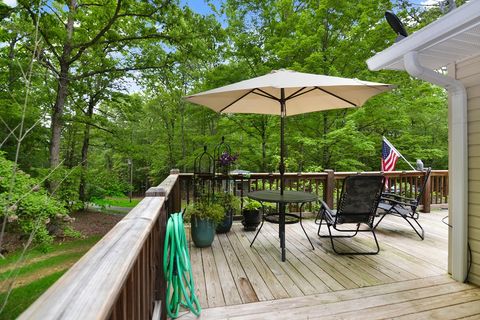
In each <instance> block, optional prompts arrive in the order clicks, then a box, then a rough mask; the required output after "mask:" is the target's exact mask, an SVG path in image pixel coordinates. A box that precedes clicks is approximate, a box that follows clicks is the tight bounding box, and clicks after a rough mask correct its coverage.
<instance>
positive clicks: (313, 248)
mask: <svg viewBox="0 0 480 320" xmlns="http://www.w3.org/2000/svg"><path fill="white" fill-rule="evenodd" d="M300 226H301V227H302V230H303V233H305V236H306V237H307V239H308V242H310V245H311V246H312V250H315V247H314V246H313V243H312V241H311V240H310V237H309V236H308V234H307V231H305V228H304V227H303V223H302V211H300Z"/></svg>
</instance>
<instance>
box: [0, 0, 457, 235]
mask: <svg viewBox="0 0 480 320" xmlns="http://www.w3.org/2000/svg"><path fill="white" fill-rule="evenodd" d="M199 1H200V0H199ZM463 2H465V1H457V5H461V4H462V3H463ZM206 5H207V6H208V8H209V9H208V10H207V13H203V14H200V13H197V12H196V11H194V10H192V7H190V6H189V5H188V4H187V3H185V2H184V1H167V0H164V1H160V0H155V1H134V0H89V1H82V0H68V1H56V0H44V1H38V0H36V1H25V0H18V4H17V5H16V6H15V7H13V8H12V7H9V6H7V5H5V4H0V19H1V21H0V87H1V90H0V148H1V151H0V157H1V160H2V161H1V162H0V163H1V166H2V175H3V177H2V178H1V179H0V194H1V197H0V201H1V204H2V206H3V208H5V210H4V214H5V215H6V216H7V217H9V219H10V218H11V217H13V218H12V219H13V220H15V219H14V218H15V217H17V219H18V217H19V216H20V212H19V211H21V210H25V207H28V206H31V207H32V208H37V211H41V210H40V209H39V207H41V205H38V204H35V201H47V200H44V198H45V197H48V198H51V197H52V195H53V198H55V199H56V200H55V201H57V202H55V204H54V205H52V207H51V208H49V210H50V211H49V212H48V214H45V213H42V214H45V219H47V218H48V217H54V216H55V215H57V216H58V214H59V213H61V214H64V213H65V212H68V211H69V210H70V211H72V210H76V209H79V208H81V207H82V206H83V205H84V204H85V203H86V202H88V201H90V200H91V199H92V198H102V197H105V196H111V195H119V194H126V193H128V192H129V191H130V190H132V191H133V192H134V193H136V194H143V193H144V192H145V190H146V189H148V188H149V187H150V186H152V185H156V184H158V183H159V182H160V181H162V180H163V179H164V178H165V177H166V175H168V173H169V171H170V169H172V168H178V169H180V171H181V172H191V171H192V170H193V162H194V158H195V156H196V155H198V154H199V153H201V152H202V151H203V146H204V145H207V146H208V148H209V150H213V147H214V146H215V145H216V144H218V143H219V142H220V141H221V137H222V136H224V137H225V139H226V142H227V143H228V144H229V145H230V146H231V148H232V152H233V153H234V154H236V155H238V160H237V162H236V164H235V168H238V169H244V170H249V171H251V172H276V171H277V168H278V162H279V118H278V117H275V116H268V115H220V114H216V113H214V112H212V111H211V110H209V109H207V108H204V107H200V106H196V105H191V104H189V103H187V102H186V101H185V100H184V99H183V97H184V96H186V95H188V94H191V93H195V92H199V91H203V90H206V89H210V88H214V87H218V86H221V85H226V84H230V83H233V82H236V81H240V80H244V79H247V78H250V77H254V76H259V75H262V74H266V73H268V72H270V71H271V70H276V69H281V68H286V69H291V70H296V71H300V72H308V73H316V74H324V75H330V76H340V77H349V78H359V79H362V80H368V81H375V82H383V83H389V84H393V85H396V89H394V90H392V91H391V92H388V93H384V94H381V95H379V96H376V97H374V98H372V99H370V100H369V101H368V102H367V103H366V104H365V106H364V107H362V108H358V109H355V110H353V109H345V110H334V111H327V112H317V113H311V114H304V115H298V116H293V117H289V118H287V123H286V134H285V137H286V145H287V152H286V154H287V157H286V165H287V172H299V171H315V172H318V171H323V170H324V169H333V170H335V171H368V170H379V169H380V155H381V141H382V136H385V137H387V138H388V139H389V140H390V141H391V142H392V143H393V144H394V145H395V147H396V148H397V149H398V150H400V151H401V152H402V154H403V155H404V156H405V157H406V158H407V159H409V160H410V161H412V162H414V161H415V159H422V160H423V162H424V163H425V166H429V167H432V168H434V169H447V168H448V149H447V148H448V143H447V140H448V127H447V95H446V92H445V91H444V90H443V89H441V88H438V87H435V86H433V85H430V84H428V83H425V82H422V81H419V80H415V79H413V78H411V77H410V76H409V75H407V74H406V73H402V72H388V71H383V72H371V71H369V70H368V68H367V65H366V63H365V61H366V60H367V59H368V58H369V57H371V56H373V55H374V54H375V53H376V52H379V51H381V50H383V49H384V48H386V47H388V46H390V45H392V43H393V41H394V39H395V37H396V35H395V34H394V32H393V31H392V30H391V29H390V27H389V26H388V25H387V23H386V21H385V19H384V13H385V11H386V10H393V11H394V12H396V13H397V14H398V15H399V16H400V17H401V19H402V20H403V21H404V22H405V23H406V25H407V29H408V31H409V32H413V31H415V30H417V29H419V28H421V27H423V26H425V25H426V24H428V23H430V22H432V21H434V20H435V19H437V18H438V17H440V16H442V15H444V14H445V13H446V11H447V10H446V5H445V4H444V3H443V2H442V1H427V2H424V3H418V2H414V1H408V0H397V1H390V0H357V1H338V0H315V1H314V0H309V1H307V0H305V1H294V0H275V1H274V0H225V1H213V2H212V1H206ZM408 168H409V167H408V165H407V164H405V163H402V162H399V164H398V169H408ZM20 170H21V171H20ZM24 173H26V174H24ZM131 173H132V184H130V174H131ZM28 179H31V180H28ZM12 181H13V182H14V184H12ZM14 185H16V187H14ZM32 186H33V187H32ZM17 189H18V190H17ZM32 191H34V193H35V195H36V196H37V197H39V198H38V199H33V200H32V201H31V203H27V204H24V206H23V207H21V208H20V207H19V206H18V203H19V201H20V200H22V199H23V198H22V197H23V194H25V193H29V194H30V193H32ZM15 193H17V195H15ZM19 199H20V200H19ZM42 199H43V200H42ZM22 201H24V200H22ZM24 202H25V201H24ZM60 207H62V208H60ZM64 208H66V209H67V210H65V209H64ZM25 212H26V211H25ZM25 212H24V213H23V214H25ZM31 215H34V214H33V213H31ZM12 219H10V220H12ZM3 220H4V221H5V219H3ZM49 221H50V220H49ZM4 224H5V223H4ZM28 228H30V229H28ZM32 228H33V227H32V226H31V225H30V226H29V227H26V229H25V230H26V231H27V230H31V229H32ZM0 243H1V239H0Z"/></svg>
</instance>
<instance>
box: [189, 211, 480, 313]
mask: <svg viewBox="0 0 480 320" xmlns="http://www.w3.org/2000/svg"><path fill="white" fill-rule="evenodd" d="M446 214H447V211H434V212H432V213H430V214H423V215H422V216H421V218H420V222H421V224H422V225H423V226H424V228H425V232H426V237H425V240H424V241H421V240H420V239H419V238H418V236H417V235H416V234H415V233H414V232H413V230H411V229H409V226H408V224H407V223H406V222H405V221H403V220H402V219H399V218H396V217H388V218H385V220H384V222H382V224H381V225H380V226H379V228H378V229H377V236H378V240H379V243H380V247H381V251H380V253H379V254H378V255H374V256H338V255H336V254H334V253H333V251H332V249H331V246H330V241H329V239H325V238H323V239H320V238H319V237H318V236H317V235H316V231H317V225H315V224H314V222H313V220H306V221H305V223H304V226H305V228H306V230H307V233H308V234H309V236H310V238H311V240H312V242H313V244H314V246H315V250H312V249H311V247H310V245H309V243H308V240H307V239H306V238H305V235H304V234H303V231H302V230H301V228H300V225H299V224H295V225H287V227H286V228H287V229H286V245H287V261H286V262H281V261H280V249H279V242H278V232H277V226H276V225H272V224H269V223H265V225H264V227H263V229H262V231H261V232H260V234H259V237H258V238H257V241H256V242H255V244H254V246H253V247H252V248H250V246H249V245H250V241H251V240H252V238H253V236H254V235H255V233H254V232H245V231H243V227H242V225H241V224H234V225H233V227H232V230H231V231H230V232H229V233H227V234H221V235H217V237H216V238H215V241H214V243H213V245H212V247H211V248H203V249H199V248H196V247H194V246H193V245H191V248H190V256H191V260H192V267H193V272H194V278H195V284H196V291H197V296H198V297H199V300H200V303H201V305H202V308H203V309H204V310H203V311H202V315H201V317H200V318H201V319H225V318H229V319H276V320H278V319H292V318H293V317H295V318H298V319H307V318H308V319H313V318H316V317H322V319H323V318H325V317H328V316H332V317H341V318H352V319H359V318H368V319H374V318H390V317H397V316H405V317H406V318H408V317H410V316H411V317H414V318H418V316H420V317H426V318H430V317H431V316H435V315H440V316H441V317H442V319H443V318H449V316H448V315H451V316H453V317H454V318H457V317H465V316H472V315H476V314H480V308H479V305H480V289H479V288H476V287H472V286H470V285H466V284H461V283H458V282H455V281H453V280H451V279H450V278H449V276H448V275H447V254H448V250H447V245H448V242H447V233H448V226H447V225H445V224H443V223H442V222H441V219H442V218H443V217H444V216H445V215H446ZM340 243H341V246H340V245H339V248H340V249H354V250H365V249H366V246H369V245H371V244H372V240H371V238H369V237H368V235H363V234H361V235H359V236H356V237H355V238H353V239H346V240H340ZM347 247H348V248H347ZM422 312H423V313H422ZM181 318H182V319H190V318H192V319H193V318H195V317H194V316H193V315H191V314H185V315H183V316H182V317H181Z"/></svg>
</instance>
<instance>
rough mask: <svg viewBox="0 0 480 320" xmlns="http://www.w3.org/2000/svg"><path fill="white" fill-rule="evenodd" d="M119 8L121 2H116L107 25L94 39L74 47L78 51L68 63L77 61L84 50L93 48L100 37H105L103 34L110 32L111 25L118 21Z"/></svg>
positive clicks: (118, 0)
mask: <svg viewBox="0 0 480 320" xmlns="http://www.w3.org/2000/svg"><path fill="white" fill-rule="evenodd" d="M121 7H122V0H117V6H116V8H115V12H114V14H113V16H112V17H111V18H110V20H108V22H107V24H106V25H105V26H104V27H103V28H102V30H100V31H99V32H98V33H97V35H96V36H95V37H93V39H92V40H90V41H87V42H85V43H82V44H80V45H78V46H76V47H78V48H79V49H78V52H77V54H76V55H74V56H73V57H72V58H71V59H70V61H69V63H72V62H74V61H76V60H78V59H79V58H80V57H81V56H82V54H83V52H84V51H85V50H87V49H88V48H89V47H91V46H93V45H94V44H95V43H97V42H98V40H100V38H102V37H103V36H104V35H105V33H107V31H108V30H110V28H111V27H112V25H113V24H114V23H115V21H116V20H117V19H118V15H119V13H120V8H121Z"/></svg>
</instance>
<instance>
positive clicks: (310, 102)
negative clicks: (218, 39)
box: [186, 70, 392, 261]
mask: <svg viewBox="0 0 480 320" xmlns="http://www.w3.org/2000/svg"><path fill="white" fill-rule="evenodd" d="M391 88H392V86H391V85H388V84H384V83H375V82H367V81H361V80H358V79H347V78H338V77H329V76H323V75H317V74H308V73H301V72H295V71H290V70H276V71H272V72H271V73H269V74H266V75H264V76H260V77H257V78H252V79H249V80H245V81H240V82H237V83H234V84H230V85H228V86H224V87H220V88H217V89H213V90H209V91H205V92H201V93H197V94H194V95H191V96H188V97H186V99H187V100H188V101H190V102H193V103H196V104H200V105H204V106H207V107H209V108H210V109H212V110H214V111H216V112H221V113H258V114H275V115H280V116H281V120H280V167H279V171H280V195H281V196H282V197H283V195H284V189H285V177H284V174H285V161H284V153H285V151H284V149H285V148H284V146H285V143H284V131H285V117H286V116H292V115H296V114H301V113H308V112H314V111H322V110H330V109H341V108H353V107H359V106H361V105H362V104H363V103H364V102H365V101H367V100H368V99H369V98H370V97H372V96H374V95H376V94H379V93H382V92H385V91H387V90H390V89H391ZM279 211H280V212H279V236H280V246H281V248H282V261H285V204H284V203H280V205H279Z"/></svg>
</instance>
